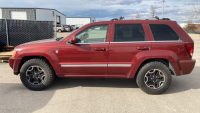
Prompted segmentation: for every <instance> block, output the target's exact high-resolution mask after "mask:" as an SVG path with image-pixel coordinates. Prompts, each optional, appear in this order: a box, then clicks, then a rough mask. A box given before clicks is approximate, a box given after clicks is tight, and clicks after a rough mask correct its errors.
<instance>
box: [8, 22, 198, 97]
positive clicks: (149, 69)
mask: <svg viewBox="0 0 200 113" xmlns="http://www.w3.org/2000/svg"><path fill="white" fill-rule="evenodd" d="M193 50H194V42H193V40H192V39H191V38H190V36H189V35H188V34H187V33H186V32H185V31H184V30H183V29H182V28H181V27H180V26H179V25H178V24H177V22H176V21H171V20H116V21H115V20H113V21H102V22H94V23H90V24H87V25H85V26H83V27H81V28H80V29H78V30H76V31H75V32H73V33H72V34H70V35H68V36H67V37H64V38H57V39H48V40H43V41H39V42H30V43H26V44H22V45H19V46H17V47H15V49H14V52H13V56H12V57H11V58H10V59H9V64H10V67H11V68H12V69H13V70H14V71H13V72H14V74H15V75H18V74H20V79H21V81H22V83H23V84H24V86H26V87H27V88H29V89H31V90H43V89H45V88H47V87H48V86H50V84H52V83H53V80H54V77H55V76H58V77H96V78H126V79H127V78H129V79H131V78H134V77H136V83H137V84H138V86H139V87H140V88H141V89H142V90H143V91H144V92H146V93H148V94H160V93H163V92H164V91H166V90H167V89H168V88H169V86H170V84H171V80H172V75H174V76H181V75H186V74H190V73H191V72H192V70H193V68H194V66H195V62H196V61H195V60H194V59H192V55H193ZM176 80H178V78H177V79H176ZM180 80H181V79H180ZM182 82H191V80H188V81H182ZM102 84H103V83H102Z"/></svg>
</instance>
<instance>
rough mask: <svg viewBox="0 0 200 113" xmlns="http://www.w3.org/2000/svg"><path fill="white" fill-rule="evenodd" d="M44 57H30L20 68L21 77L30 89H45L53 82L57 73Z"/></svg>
mask: <svg viewBox="0 0 200 113" xmlns="http://www.w3.org/2000/svg"><path fill="white" fill-rule="evenodd" d="M52 70H53V69H52V68H51V66H50V65H49V63H48V62H46V61H45V60H43V59H37V58H36V59H30V60H28V61H27V62H25V63H24V64H23V66H22V68H21V70H20V79H21V81H22V83H23V84H24V86H25V87H27V88H28V89H30V90H43V89H45V88H47V87H48V86H49V85H51V84H52V82H53V80H54V77H55V74H54V72H53V71H52Z"/></svg>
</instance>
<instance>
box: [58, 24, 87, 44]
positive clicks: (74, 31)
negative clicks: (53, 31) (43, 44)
mask: <svg viewBox="0 0 200 113" xmlns="http://www.w3.org/2000/svg"><path fill="white" fill-rule="evenodd" d="M89 24H90V23H89ZM86 25H88V24H86ZM86 25H84V26H86ZM81 27H83V26H81ZM81 27H79V29H80V28H81ZM75 31H77V30H74V31H73V32H71V33H70V34H69V35H71V34H72V33H74V32H75ZM69 35H67V36H66V37H65V38H67V37H68V36H69ZM65 38H63V39H62V40H64V39H65ZM62 40H61V41H62Z"/></svg>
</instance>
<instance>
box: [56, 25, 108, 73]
mask: <svg viewBox="0 0 200 113" xmlns="http://www.w3.org/2000/svg"><path fill="white" fill-rule="evenodd" d="M108 30H109V23H108V24H104V25H91V26H88V27H87V28H85V29H84V30H82V31H81V32H78V33H76V34H75V35H74V36H76V41H77V42H76V43H75V44H69V43H66V44H65V43H64V44H62V45H61V49H60V66H61V71H62V72H63V74H64V76H74V75H77V76H84V75H85V76H92V75H106V74H107V61H108V46H109V42H108V38H107V37H108V36H109V35H108V32H109V31H108Z"/></svg>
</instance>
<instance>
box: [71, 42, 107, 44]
mask: <svg viewBox="0 0 200 113" xmlns="http://www.w3.org/2000/svg"><path fill="white" fill-rule="evenodd" d="M104 43H105V44H107V43H109V42H98V43H75V44H104Z"/></svg>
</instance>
